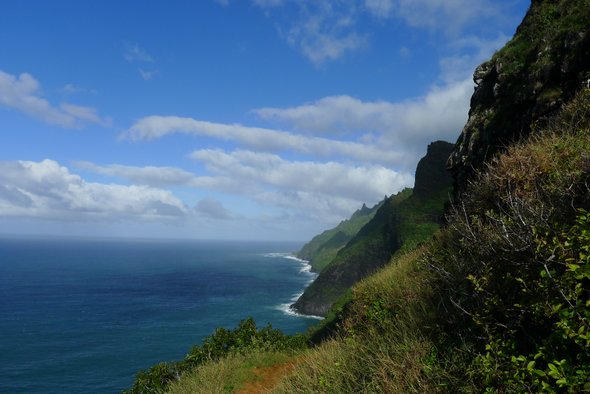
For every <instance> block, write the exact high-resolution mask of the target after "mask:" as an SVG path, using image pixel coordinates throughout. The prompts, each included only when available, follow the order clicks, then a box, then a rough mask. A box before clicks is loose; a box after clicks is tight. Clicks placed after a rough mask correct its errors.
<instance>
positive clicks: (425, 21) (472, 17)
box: [364, 0, 497, 34]
mask: <svg viewBox="0 0 590 394" xmlns="http://www.w3.org/2000/svg"><path fill="white" fill-rule="evenodd" d="M364 5H365V7H366V9H367V10H368V11H369V12H370V13H371V14H372V15H374V16H375V17H377V18H380V19H385V18H390V17H397V18H400V19H402V20H403V21H405V22H406V23H407V24H408V25H409V26H412V27H416V28H427V29H433V30H442V31H445V32H448V33H455V34H456V33H459V32H460V31H461V30H462V29H463V28H464V27H465V26H466V25H468V24H473V23H475V22H476V21H477V20H481V19H482V18H486V17H489V16H491V15H494V14H497V11H496V10H495V7H494V5H493V4H491V3H490V2H489V1H488V0H364ZM496 7H497V6H496Z"/></svg>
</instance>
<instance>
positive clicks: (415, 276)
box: [183, 90, 590, 393]
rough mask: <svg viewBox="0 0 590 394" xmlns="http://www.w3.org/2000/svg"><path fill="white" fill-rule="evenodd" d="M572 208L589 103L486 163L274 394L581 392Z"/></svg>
mask: <svg viewBox="0 0 590 394" xmlns="http://www.w3.org/2000/svg"><path fill="white" fill-rule="evenodd" d="M580 208H585V209H590V90H586V91H585V92H583V93H582V94H581V95H580V96H579V97H578V98H577V99H576V100H575V101H574V102H573V103H571V104H570V105H568V106H567V107H566V109H565V112H564V114H563V115H562V116H561V118H560V119H559V120H557V121H554V122H553V123H552V125H551V127H549V129H548V130H547V131H546V132H545V133H543V134H542V136H540V137H535V138H533V139H531V140H530V141H529V142H526V143H523V144H521V145H518V146H513V147H511V148H509V150H508V152H507V153H506V154H505V155H503V156H501V157H499V158H498V159H497V160H496V161H495V162H494V163H492V166H491V167H490V168H489V169H488V170H487V171H486V172H485V173H483V174H481V175H480V176H479V178H478V180H477V181H476V182H475V183H474V184H473V185H472V186H471V187H470V191H469V194H468V195H467V196H466V197H465V200H464V202H463V203H462V204H461V205H460V206H457V207H455V211H454V213H453V214H452V215H451V216H450V217H449V223H450V224H449V226H448V227H447V228H445V229H443V230H441V231H439V232H438V233H437V236H436V238H435V239H434V240H432V241H430V242H428V243H427V244H424V245H422V246H420V247H418V248H415V249H413V250H411V251H408V252H405V253H403V252H398V253H396V255H394V257H393V258H392V261H391V263H390V264H388V265H387V266H386V267H384V268H383V269H382V270H380V271H379V272H378V273H376V274H375V275H372V276H371V277H368V278H366V279H364V280H362V281H361V282H359V283H357V284H356V285H355V286H354V287H353V289H352V291H351V294H350V298H349V300H348V301H347V302H346V303H345V304H344V305H342V308H341V311H340V313H338V314H336V315H335V316H334V318H333V324H332V326H331V327H332V328H334V327H335V333H333V335H332V336H331V338H329V339H326V340H324V341H323V342H322V343H321V344H320V345H319V346H317V347H315V348H313V349H310V350H308V351H306V352H304V353H303V354H299V355H298V356H297V359H298V363H297V365H296V367H295V368H294V370H292V371H291V372H290V373H287V374H285V375H283V376H281V379H280V381H279V382H278V383H277V384H276V385H275V386H274V387H273V388H272V390H271V391H272V392H275V393H294V392H301V393H312V392H330V393H349V392H390V393H412V392H414V393H431V392H441V393H448V392H453V393H455V392H456V393H460V392H548V393H552V392H568V391H570V392H582V391H587V390H589V389H590V385H589V384H588V381H589V379H590V341H589V340H588V338H589V334H590V331H589V328H588V327H589V326H590V305H588V302H587V300H588V294H590V253H589V252H590V215H585V214H582V215H580V211H579V209H580ZM576 217H577V218H578V219H577V220H578V224H576ZM584 218H585V219H584ZM572 252H574V253H572ZM545 272H549V273H550V275H544V273H545ZM557 306H559V307H557ZM223 365H224V364H223V362H222V363H221V364H216V365H215V366H214V367H213V366H212V367H211V368H217V369H220V370H222V371H223V370H224V366H223ZM203 376H205V375H201V377H200V378H198V379H203ZM191 379H192V378H191ZM183 380H184V379H183ZM197 392H198V391H197Z"/></svg>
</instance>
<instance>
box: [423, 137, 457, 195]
mask: <svg viewBox="0 0 590 394" xmlns="http://www.w3.org/2000/svg"><path fill="white" fill-rule="evenodd" d="M452 150H453V144H450V143H448V142H446V141H435V142H432V143H430V144H429V145H428V148H427V150H426V156H424V157H423V158H422V159H420V161H419V162H418V165H417V166H416V177H415V180H414V193H413V196H414V198H418V199H426V198H430V197H431V196H432V195H433V194H436V193H437V192H438V191H439V190H443V189H445V188H448V187H449V185H450V184H451V181H452V178H451V173H450V172H449V171H448V170H447V169H446V168H445V167H444V166H441V165H440V163H445V162H446V161H447V159H448V158H449V155H450V154H451V152H452Z"/></svg>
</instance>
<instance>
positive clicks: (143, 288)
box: [0, 238, 317, 393]
mask: <svg viewBox="0 0 590 394" xmlns="http://www.w3.org/2000/svg"><path fill="white" fill-rule="evenodd" d="M300 246H301V245H300V244H297V243H284V242H283V243H261V242H211V241H207V242H205V241H160V240H158V241H154V240H82V239H69V240H66V239H57V238H54V239H53V238H52V239H50V238H34V239H18V238H2V239H0V392H7V393H119V392H121V391H122V390H123V389H125V388H128V387H130V386H131V384H132V383H133V378H134V375H135V373H136V372H137V371H139V370H140V369H144V368H148V367H150V366H152V365H154V364H156V363H158V362H161V361H174V360H179V359H182V358H183V357H184V356H185V355H186V353H187V352H188V350H189V349H190V347H191V346H192V345H194V344H200V343H201V341H202V339H203V338H204V337H205V336H207V335H210V334H211V333H212V332H213V330H214V329H215V328H216V327H225V328H234V327H235V326H237V324H238V323H239V321H240V320H241V319H244V318H246V317H249V316H251V317H253V318H254V319H255V321H256V322H257V324H258V325H259V326H260V327H262V326H265V325H266V324H267V323H271V324H272V326H273V327H275V328H279V329H281V330H283V331H284V332H286V333H289V334H293V333H297V332H305V331H306V329H307V328H308V327H309V326H310V325H312V324H314V323H316V322H317V320H315V319H313V318H309V317H302V316H297V315H295V314H293V313H291V312H290V311H289V310H288V308H287V307H288V305H289V304H290V303H292V302H293V301H294V299H295V298H296V297H297V295H298V294H300V293H301V292H302V291H303V289H304V288H305V286H306V285H308V284H309V283H310V282H311V281H312V280H313V279H314V274H313V273H310V272H309V265H307V264H306V263H305V262H304V261H301V260H297V259H295V258H293V257H292V254H291V253H292V252H293V251H296V250H298V249H299V247H300Z"/></svg>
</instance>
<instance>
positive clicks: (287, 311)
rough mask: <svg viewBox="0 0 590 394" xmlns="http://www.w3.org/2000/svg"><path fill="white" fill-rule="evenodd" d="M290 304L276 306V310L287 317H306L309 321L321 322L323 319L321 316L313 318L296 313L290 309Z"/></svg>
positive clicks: (312, 316)
mask: <svg viewBox="0 0 590 394" xmlns="http://www.w3.org/2000/svg"><path fill="white" fill-rule="evenodd" d="M291 305H292V304H291V303H288V304H280V305H278V306H277V309H278V310H280V311H282V312H283V313H284V314H286V315H289V316H297V317H306V318H309V319H317V320H323V319H324V318H323V317H322V316H314V315H304V314H302V313H298V312H297V311H296V310H294V309H293V308H291Z"/></svg>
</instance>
